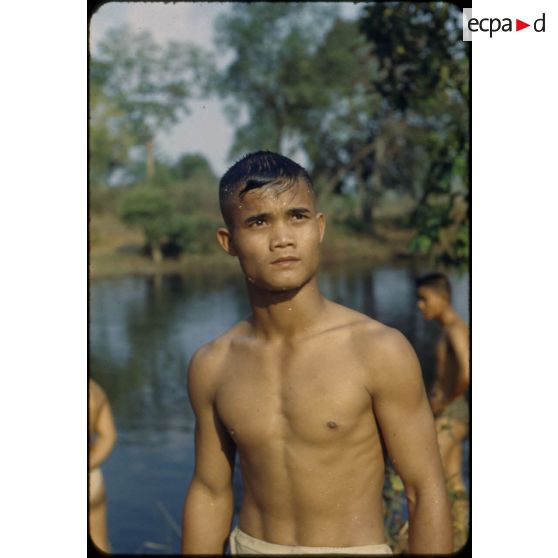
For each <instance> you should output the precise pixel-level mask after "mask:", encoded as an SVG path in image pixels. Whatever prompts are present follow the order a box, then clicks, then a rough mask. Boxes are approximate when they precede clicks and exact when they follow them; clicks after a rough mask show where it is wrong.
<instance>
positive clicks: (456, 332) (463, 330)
mask: <svg viewBox="0 0 558 558" xmlns="http://www.w3.org/2000/svg"><path fill="white" fill-rule="evenodd" d="M445 333H446V336H447V337H448V339H449V340H450V342H451V343H453V344H456V343H457V344H464V343H468V342H469V326H468V325H467V324H466V323H465V321H464V320H462V319H461V318H459V319H457V320H455V322H453V323H452V324H451V325H449V326H448V327H447V328H446V331H445Z"/></svg>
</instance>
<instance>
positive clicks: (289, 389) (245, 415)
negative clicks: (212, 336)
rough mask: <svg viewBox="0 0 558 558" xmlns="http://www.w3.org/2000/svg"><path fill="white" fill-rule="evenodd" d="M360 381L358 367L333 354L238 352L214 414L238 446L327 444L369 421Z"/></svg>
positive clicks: (313, 350)
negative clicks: (289, 443) (216, 413)
mask: <svg viewBox="0 0 558 558" xmlns="http://www.w3.org/2000/svg"><path fill="white" fill-rule="evenodd" d="M363 378H364V371H363V370H362V367H361V365H360V364H359V363H358V362H357V361H356V360H354V359H353V358H351V355H350V354H348V353H347V352H346V351H344V350H339V348H338V349H336V350H329V349H327V348H324V347H321V348H320V347H311V348H309V349H306V350H300V351H296V350H293V351H280V352H274V351H238V352H237V353H236V354H231V358H230V359H229V361H228V364H227V370H226V372H225V373H224V374H223V381H222V384H221V386H220V388H219V389H218V392H217V397H216V404H217V411H218V414H219V417H220V418H221V420H222V421H223V423H224V424H225V426H226V428H227V430H228V431H229V433H230V434H231V436H232V437H233V439H234V440H235V441H236V443H237V444H238V445H240V446H242V445H244V446H251V445H258V446H260V447H261V446H262V445H266V444H272V443H274V441H278V440H290V441H295V442H296V441H299V442H301V443H304V444H315V445H320V444H329V443H331V442H332V441H334V440H336V439H347V436H349V437H350V436H351V435H354V434H355V432H356V431H358V429H359V426H360V427H361V425H362V423H363V421H366V420H369V419H371V400H370V395H369V393H368V391H367V389H366V386H365V382H364V379H363Z"/></svg>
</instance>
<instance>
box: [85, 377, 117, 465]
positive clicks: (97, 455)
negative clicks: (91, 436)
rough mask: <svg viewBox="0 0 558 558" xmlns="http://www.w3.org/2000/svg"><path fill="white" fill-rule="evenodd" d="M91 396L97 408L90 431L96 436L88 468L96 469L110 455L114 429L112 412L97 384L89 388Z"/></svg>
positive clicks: (91, 448) (90, 452)
mask: <svg viewBox="0 0 558 558" xmlns="http://www.w3.org/2000/svg"><path fill="white" fill-rule="evenodd" d="M91 390H92V391H93V393H92V396H93V397H94V398H95V400H96V404H97V405H98V406H99V407H98V411H97V412H96V418H94V420H95V422H94V424H93V425H92V431H93V432H95V433H96V434H97V437H96V439H95V442H94V443H93V444H92V446H91V447H90V449H89V468H90V469H95V467H98V466H99V465H100V464H101V463H102V462H103V461H104V460H105V459H106V458H107V457H108V456H109V454H110V452H111V451H112V448H113V447H114V444H115V442H116V427H115V426H114V419H113V418H112V411H111V408H110V404H109V402H108V399H107V397H106V395H105V393H104V391H103V390H102V389H101V388H100V386H98V385H97V384H93V385H92V386H91Z"/></svg>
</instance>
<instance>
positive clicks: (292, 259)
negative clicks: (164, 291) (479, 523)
mask: <svg viewBox="0 0 558 558" xmlns="http://www.w3.org/2000/svg"><path fill="white" fill-rule="evenodd" d="M220 201H221V208H222V212H223V217H224V220H225V223H226V227H222V228H220V229H219V230H218V231H217V238H218V241H219V244H220V245H221V247H222V248H223V249H224V250H225V252H227V253H228V254H230V255H231V256H234V257H236V258H238V260H239V263H240V266H241V268H242V271H243V273H244V275H245V277H246V285H247V290H248V297H249V300H250V305H251V308H252V313H251V315H250V316H249V317H248V318H247V319H246V320H243V321H241V322H240V323H238V324H236V325H235V326H233V327H232V328H231V329H230V330H228V331H227V332H226V333H224V334H223V335H222V336H221V337H219V338H217V339H215V340H214V341H212V342H210V343H208V344H207V345H205V346H203V347H202V348H200V349H199V350H198V351H197V352H196V353H195V355H194V356H193V357H192V360H191V362H190V367H189V371H188V391H189V396H190V401H191V403H192V408H193V410H194V413H195V416H196V427H195V443H196V461H195V470H194V475H193V478H192V481H191V484H190V486H189V489H188V492H187V494H186V498H185V502H184V523H183V537H182V551H183V553H184V554H221V553H224V552H225V551H226V548H227V545H229V546H230V551H231V553H232V554H390V553H391V549H390V548H389V546H388V545H387V544H385V538H384V522H383V513H384V510H383V501H382V487H383V483H384V458H383V451H382V441H381V440H382V439H383V441H384V442H385V447H386V448H387V451H388V453H389V455H390V457H391V459H392V461H393V462H394V464H395V467H396V468H397V471H398V472H399V474H400V475H401V478H402V479H403V482H404V484H405V491H406V495H407V500H408V505H409V515H410V529H409V532H410V535H409V542H410V546H409V550H410V551H411V552H413V553H428V554H430V553H447V552H450V551H451V522H450V513H449V504H448V499H447V493H446V489H445V483H444V474H443V468H442V464H441V460H440V456H439V452H438V451H437V447H436V431H435V428H434V420H433V417H432V412H431V410H430V407H429V405H428V398H427V396H426V393H425V389H424V384H423V380H422V375H421V371H420V366H419V363H418V361H417V358H416V355H415V353H414V351H413V349H412V348H411V346H410V344H409V343H408V342H407V340H406V339H405V338H404V336H403V335H402V334H401V333H399V332H398V331H396V330H394V329H391V328H389V327H386V326H384V325H382V324H380V323H379V322H377V321H375V320H373V319H371V318H369V317H368V316H365V315H363V314H360V313H358V312H355V311H353V310H350V309H349V308H346V307H343V306H340V305H338V304H335V303H333V302H331V301H329V300H327V299H325V298H324V297H323V296H322V294H321V293H320V291H319V288H318V284H317V280H316V273H317V270H318V265H319V247H320V244H321V242H322V239H323V236H324V231H325V217H324V215H323V214H322V213H320V212H318V211H317V209H316V200H315V196H314V190H313V187H312V181H311V179H310V177H309V176H308V173H307V172H306V171H305V170H304V169H303V168H302V167H301V166H300V165H298V164H296V163H295V162H293V161H291V160H290V159H288V158H286V157H284V156H282V155H278V154H275V153H271V152H267V151H264V152H261V151H260V152H257V153H252V154H249V155H247V156H245V157H244V158H243V159H241V160H240V161H238V162H237V163H236V164H235V165H233V166H232V167H231V168H230V169H229V170H228V171H227V172H226V173H225V175H224V176H223V178H222V179H221V182H220ZM237 452H238V456H239V462H240V471H241V474H242V481H243V500H242V505H241V509H240V518H239V524H238V526H237V527H235V528H234V529H233V531H232V533H231V532H230V529H231V526H232V525H231V524H232V519H233V487H232V479H233V468H234V463H235V455H236V453H237Z"/></svg>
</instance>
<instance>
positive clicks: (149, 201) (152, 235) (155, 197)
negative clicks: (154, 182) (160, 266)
mask: <svg viewBox="0 0 558 558" xmlns="http://www.w3.org/2000/svg"><path fill="white" fill-rule="evenodd" d="M120 217H121V218H122V220H123V221H124V223H126V224H128V225H130V226H132V227H135V228H139V229H140V230H141V231H142V232H143V233H144V235H145V239H146V244H147V247H148V249H149V252H150V254H151V257H152V259H153V261H154V262H156V263H159V262H161V261H162V259H163V255H162V250H161V247H162V245H163V243H164V242H165V239H166V237H167V235H168V233H169V223H170V222H171V220H172V219H173V217H174V212H173V206H172V203H171V202H170V200H169V199H168V197H167V196H165V194H164V193H163V192H161V191H160V190H158V189H155V188H149V187H145V186H143V187H142V186H137V187H135V188H131V189H130V190H129V191H128V192H127V193H126V195H125V196H123V199H122V202H121V206H120Z"/></svg>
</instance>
